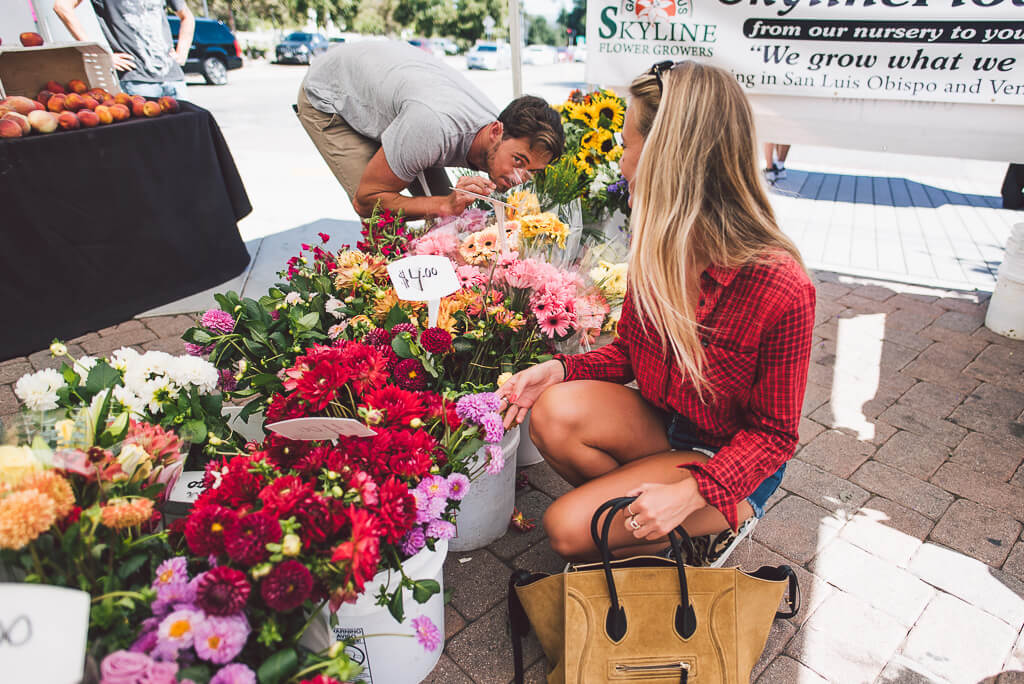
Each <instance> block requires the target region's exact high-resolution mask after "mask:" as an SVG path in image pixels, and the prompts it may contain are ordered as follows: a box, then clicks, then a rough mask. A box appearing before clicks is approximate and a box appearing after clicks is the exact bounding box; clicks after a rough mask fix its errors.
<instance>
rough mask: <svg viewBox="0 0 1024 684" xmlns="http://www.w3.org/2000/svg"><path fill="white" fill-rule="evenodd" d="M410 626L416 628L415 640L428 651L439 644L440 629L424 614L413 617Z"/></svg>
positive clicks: (434, 648) (436, 647)
mask: <svg viewBox="0 0 1024 684" xmlns="http://www.w3.org/2000/svg"><path fill="white" fill-rule="evenodd" d="M412 628H413V629H415V630H416V640H417V641H419V642H420V646H422V647H423V648H425V649H427V650H428V651H436V650H437V649H438V647H439V646H440V645H441V631H440V630H439V629H438V628H437V625H435V624H434V623H433V622H432V621H431V619H430V618H429V617H427V616H426V615H420V616H419V617H414V618H413V619H412Z"/></svg>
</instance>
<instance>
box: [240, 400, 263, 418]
mask: <svg viewBox="0 0 1024 684" xmlns="http://www.w3.org/2000/svg"><path fill="white" fill-rule="evenodd" d="M261 408H262V407H261V406H260V402H258V401H250V402H249V403H248V404H246V405H245V406H243V407H242V410H241V411H239V413H238V418H239V420H248V419H249V416H251V415H252V414H254V413H256V412H257V411H259V410H260V409H261Z"/></svg>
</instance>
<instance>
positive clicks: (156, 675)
mask: <svg viewBox="0 0 1024 684" xmlns="http://www.w3.org/2000/svg"><path fill="white" fill-rule="evenodd" d="M177 674H178V664H177V663H162V662H158V661H153V662H152V663H150V665H149V671H147V672H146V674H145V675H144V676H142V677H141V678H140V679H139V684H178V678H177V677H176V676H175V675H177Z"/></svg>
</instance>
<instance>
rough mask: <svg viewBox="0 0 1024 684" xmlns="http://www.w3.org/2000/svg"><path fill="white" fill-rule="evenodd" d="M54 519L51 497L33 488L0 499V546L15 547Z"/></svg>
mask: <svg viewBox="0 0 1024 684" xmlns="http://www.w3.org/2000/svg"><path fill="white" fill-rule="evenodd" d="M55 522H57V511H56V505H55V504H54V503H53V499H51V498H50V497H48V496H47V495H45V494H42V493H40V492H38V491H36V490H35V489H27V490H25V491H23V492H14V493H13V494H8V495H7V496H5V497H4V498H3V499H0V549H11V550H14V551H18V550H19V549H23V548H25V546H26V545H27V544H28V543H29V542H32V541H34V540H35V539H36V538H37V537H38V536H39V535H41V534H42V533H43V532H46V530H48V529H50V527H51V526H52V525H53V524H54V523H55Z"/></svg>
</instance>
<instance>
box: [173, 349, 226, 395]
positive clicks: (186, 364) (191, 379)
mask: <svg viewBox="0 0 1024 684" xmlns="http://www.w3.org/2000/svg"><path fill="white" fill-rule="evenodd" d="M169 374H170V376H171V379H172V380H174V382H176V383H177V384H179V385H181V386H182V387H186V386H188V385H194V386H195V387H196V388H197V389H198V390H199V391H200V393H202V394H210V393H212V392H214V391H215V390H216V389H217V379H218V375H217V367H216V366H214V365H213V364H212V363H210V362H209V361H207V360H206V359H203V358H200V357H198V356H179V357H178V358H177V359H175V363H174V365H173V366H171V368H170V369H169Z"/></svg>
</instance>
